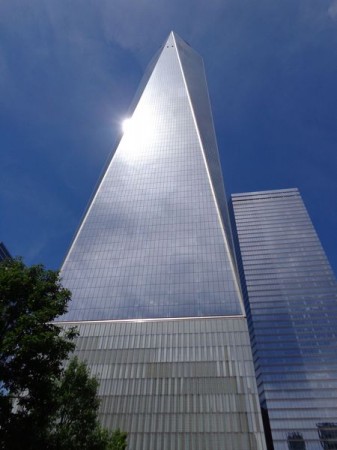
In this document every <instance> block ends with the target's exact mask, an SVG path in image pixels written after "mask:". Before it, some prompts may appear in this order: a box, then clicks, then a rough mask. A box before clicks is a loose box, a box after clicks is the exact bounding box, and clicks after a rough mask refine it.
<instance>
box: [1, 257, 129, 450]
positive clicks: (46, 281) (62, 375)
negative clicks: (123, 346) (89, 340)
mask: <svg viewBox="0 0 337 450" xmlns="http://www.w3.org/2000/svg"><path fill="white" fill-rule="evenodd" d="M70 297H71V294H70V291H68V290H67V289H65V288H63V287H62V285H61V283H60V278H59V274H58V272H55V271H51V270H46V269H45V268H44V267H43V266H42V265H37V266H32V267H26V266H25V264H24V263H23V262H22V261H21V260H20V259H13V260H11V259H7V260H5V261H2V262H1V263H0V449H6V450H18V449H22V448H24V449H27V450H30V449H31V450H33V449H34V450H38V449H46V450H47V449H50V450H54V449H55V450H56V449H57V450H63V449H67V450H72V449H74V450H75V449H77V448H81V450H85V449H90V450H91V449H92V450H95V449H97V450H101V449H102V450H103V449H104V450H105V449H110V450H115V449H118V447H113V446H112V445H113V437H114V436H115V434H116V433H115V434H111V433H109V432H108V431H106V430H103V429H102V428H101V427H100V426H99V424H98V421H97V411H98V400H97V396H96V392H97V381H96V380H95V379H92V378H90V376H89V373H88V370H87V368H86V366H85V365H84V364H83V363H80V362H79V361H78V360H77V359H74V360H72V361H71V362H70V363H69V364H68V366H67V367H66V365H65V364H64V362H65V361H66V360H67V358H68V355H69V352H71V351H72V350H73V349H74V338H75V337H76V335H77V332H76V330H75V329H74V328H72V329H70V330H68V331H65V330H64V329H63V328H62V327H60V326H57V325H56V324H54V323H53V321H54V320H55V318H56V317H58V316H60V315H62V314H64V313H65V312H66V310H67V304H68V302H69V300H70ZM75 392H76V394H77V396H76V394H75ZM87 396H88V397H87ZM89 399H90V401H89ZM124 442H125V445H126V439H124ZM78 443H81V445H80V446H79V445H78ZM121 448H123V447H121ZM124 448H125V447H124Z"/></svg>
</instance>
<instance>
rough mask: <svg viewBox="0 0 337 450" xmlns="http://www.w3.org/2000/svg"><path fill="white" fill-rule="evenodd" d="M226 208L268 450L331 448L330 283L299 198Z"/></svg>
mask: <svg viewBox="0 0 337 450" xmlns="http://www.w3.org/2000/svg"><path fill="white" fill-rule="evenodd" d="M232 206H233V210H234V215H235V224H236V229H237V238H238V243H239V247H240V251H239V252H238V259H239V261H240V260H241V261H240V270H241V278H242V284H243V292H244V298H245V306H246V311H247V316H248V322H249V328H250V335H251V341H252V350H253V355H254V362H255V368H256V375H257V383H258V389H259V395H260V401H261V405H262V408H263V410H264V413H265V415H266V416H267V415H268V416H269V424H270V431H271V437H272V442H271V440H270V441H269V448H274V449H275V450H281V449H282V450H283V449H286V448H288V449H290V450H292V449H301V450H317V449H319V448H323V449H337V283H336V279H335V276H334V274H333V272H332V269H331V267H330V265H329V263H328V261H327V258H326V255H325V253H324V250H323V249H322V246H321V244H320V242H319V239H318V237H317V235H316V232H315V230H314V228H313V225H312V223H311V220H310V218H309V216H308V213H307V211H306V208H305V206H304V204H303V202H302V199H301V196H300V194H299V192H298V190H297V189H285V190H277V191H264V192H251V193H245V194H235V195H233V196H232ZM239 247H237V248H239Z"/></svg>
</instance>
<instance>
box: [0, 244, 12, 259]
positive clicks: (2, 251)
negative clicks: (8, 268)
mask: <svg viewBox="0 0 337 450" xmlns="http://www.w3.org/2000/svg"><path fill="white" fill-rule="evenodd" d="M6 258H11V254H10V253H9V251H8V250H7V248H6V246H5V244H4V243H3V242H0V261H3V260H4V259H6Z"/></svg>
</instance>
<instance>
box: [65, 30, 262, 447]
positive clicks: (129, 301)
mask: <svg viewBox="0 0 337 450" xmlns="http://www.w3.org/2000/svg"><path fill="white" fill-rule="evenodd" d="M125 125H127V126H125V133H124V135H123V136H122V138H121V140H120V142H119V144H118V146H117V148H116V150H115V152H114V154H113V156H112V159H111V161H110V164H109V166H108V168H107V170H106V172H105V174H104V176H103V178H102V180H101V182H100V184H99V187H98V189H97V191H96V193H95V195H94V197H93V199H92V201H91V204H90V206H89V208H88V210H87V212H86V214H85V216H84V218H83V221H82V223H81V226H80V227H79V230H78V232H77V234H76V236H75V238H74V241H73V244H72V246H71V248H70V250H69V253H68V255H67V257H66V259H65V262H64V264H63V267H62V271H61V274H62V278H63V284H64V285H65V286H66V287H67V288H69V289H70V290H71V291H72V294H73V300H72V302H71V305H70V309H69V312H68V313H67V314H66V315H65V316H64V317H63V318H62V322H63V326H68V325H67V324H73V323H76V324H77V325H78V328H79V331H80V337H79V339H78V342H77V352H78V354H79V355H80V357H81V358H82V359H85V360H86V361H87V362H88V364H89V366H90V367H91V370H92V373H94V374H96V375H97V376H98V378H99V379H100V391H99V393H100V396H101V398H102V404H101V417H102V421H103V424H104V425H106V426H108V427H111V428H116V427H120V428H122V429H124V430H125V431H127V432H128V434H129V448H130V449H132V450H140V449H144V450H145V449H146V450H149V449H153V450H156V449H163V450H166V449H167V450H168V449H175V450H179V449H181V450H188V449H190V450H199V449H200V450H201V449H202V450H206V449H212V450H217V449H218V450H226V449H228V450H229V449H230V450H232V449H242V450H253V449H255V450H263V449H264V448H265V443H264V435H263V427H262V420H261V416H260V410H259V404H258V395H257V387H256V380H255V375H254V367H253V361H252V354H251V349H250V343H249V334H248V327H247V322H246V317H245V313H244V308H243V303H242V298H241V291H240V287H239V280H238V277H237V270H236V262H235V257H234V251H233V241H232V235H231V227H230V222H229V216H228V210H227V203H226V196H225V192H224V187H223V180H222V174H221V168H220V163H219V157H218V150H217V144H216V138H215V133H214V128H213V122H212V115H211V110H210V104H209V99H208V92H207V86H206V81H205V75H204V69H203V64H202V60H201V58H200V56H199V55H197V54H196V53H195V52H194V51H193V50H192V48H191V47H190V46H189V45H188V44H187V43H185V42H184V41H183V40H182V39H180V38H179V37H178V36H177V35H176V34H174V33H171V34H170V36H169V38H168V40H167V42H166V43H165V45H164V46H163V47H162V48H161V49H160V51H159V53H158V55H157V56H156V57H155V58H154V60H153V62H152V63H151V65H150V67H149V69H148V71H147V73H146V75H145V78H144V80H143V82H142V83H141V87H140V89H139V92H138V94H137V98H136V100H135V102H134V108H133V111H132V113H131V114H130V118H129V119H128V121H127V122H126V123H125Z"/></svg>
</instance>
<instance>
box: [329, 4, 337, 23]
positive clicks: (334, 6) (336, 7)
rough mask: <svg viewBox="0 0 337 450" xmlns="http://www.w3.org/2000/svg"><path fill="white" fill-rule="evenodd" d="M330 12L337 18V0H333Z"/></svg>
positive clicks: (331, 15)
mask: <svg viewBox="0 0 337 450" xmlns="http://www.w3.org/2000/svg"><path fill="white" fill-rule="evenodd" d="M328 14H329V16H330V17H331V18H332V19H335V20H337V0H333V1H332V2H331V5H330V7H329V9H328Z"/></svg>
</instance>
